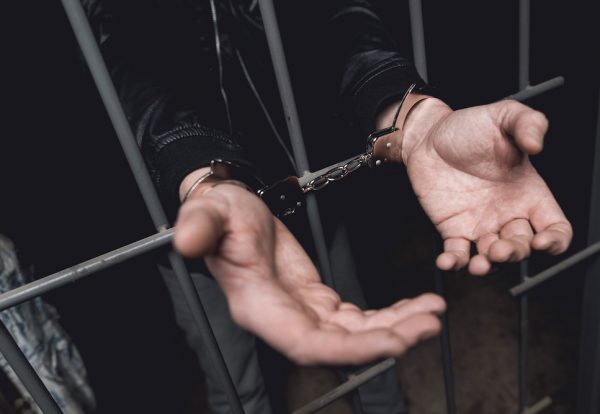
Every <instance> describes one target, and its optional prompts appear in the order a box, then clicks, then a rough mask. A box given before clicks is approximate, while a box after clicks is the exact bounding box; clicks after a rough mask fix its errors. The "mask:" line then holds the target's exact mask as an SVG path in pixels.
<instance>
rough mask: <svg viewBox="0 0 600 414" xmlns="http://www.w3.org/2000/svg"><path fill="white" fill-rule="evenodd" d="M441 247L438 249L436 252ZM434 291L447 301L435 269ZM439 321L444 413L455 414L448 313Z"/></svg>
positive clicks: (442, 278) (442, 282)
mask: <svg viewBox="0 0 600 414" xmlns="http://www.w3.org/2000/svg"><path fill="white" fill-rule="evenodd" d="M438 247H439V246H438ZM440 248H441V247H439V248H438V250H439V249H440ZM435 291H436V293H437V294H438V295H440V296H441V297H443V298H444V300H447V297H448V295H447V294H446V281H445V279H444V274H443V272H442V271H441V270H439V269H438V268H437V267H436V269H435ZM440 319H441V321H442V332H441V334H440V346H441V349H442V366H443V370H444V391H445V393H446V412H447V413H448V414H455V413H456V399H455V394H454V372H453V369H452V348H451V346H450V325H449V322H448V312H447V311H446V312H444V313H443V314H442V315H441V316H440Z"/></svg>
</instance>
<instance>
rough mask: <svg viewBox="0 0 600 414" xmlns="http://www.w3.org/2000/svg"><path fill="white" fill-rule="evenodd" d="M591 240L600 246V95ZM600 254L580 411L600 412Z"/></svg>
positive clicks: (592, 282)
mask: <svg viewBox="0 0 600 414" xmlns="http://www.w3.org/2000/svg"><path fill="white" fill-rule="evenodd" d="M597 122H598V124H597V130H596V149H595V156H594V171H593V176H592V194H591V202H590V221H589V230H588V242H589V243H594V242H595V243H596V245H600V241H599V240H600V95H599V99H598V120H597ZM599 296H600V257H596V258H595V259H594V261H593V262H592V263H591V264H590V266H589V267H588V268H587V272H586V274H585V279H584V288H583V298H582V300H583V305H582V315H581V340H580V351H579V373H578V384H577V413H578V414H597V413H598V412H600V392H598V390H600V301H599V300H598V297H599Z"/></svg>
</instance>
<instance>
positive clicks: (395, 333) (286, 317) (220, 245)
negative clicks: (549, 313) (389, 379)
mask: <svg viewBox="0 0 600 414" xmlns="http://www.w3.org/2000/svg"><path fill="white" fill-rule="evenodd" d="M192 178H193V177H192ZM189 181H190V180H188V182H187V183H186V182H184V185H187V184H188V183H189ZM175 228H176V230H175V240H174V243H175V247H176V249H177V250H178V251H180V252H181V253H182V254H183V255H184V256H187V257H200V256H203V257H204V258H205V260H206V264H207V266H208V268H209V270H210V271H211V273H212V274H213V276H214V277H215V279H216V280H217V281H218V282H219V284H220V286H221V287H222V288H223V290H224V292H225V295H226V296H227V300H228V303H229V307H230V310H231V314H232V316H233V319H234V320H235V321H236V322H237V323H238V324H239V325H240V326H242V327H244V328H246V329H248V330H250V331H251V332H254V333H255V334H257V335H258V336H259V337H261V338H262V339H264V340H265V341H266V342H267V343H269V344H270V345H271V346H273V347H274V348H276V349H278V350H279V351H280V352H282V353H283V354H284V355H286V356H288V357H289V358H291V359H292V360H294V361H296V362H298V363H302V364H318V363H327V364H359V363H364V362H368V361H371V360H373V359H376V358H380V357H389V356H398V355H401V354H403V353H404V352H405V351H406V350H407V349H408V348H410V347H411V346H413V345H415V344H416V343H417V342H419V341H421V340H423V339H425V338H428V337H430V336H433V335H435V334H436V333H437V332H438V331H439V329H440V324H439V321H438V318H437V317H436V316H435V315H436V314H439V313H441V312H443V311H444V309H445V303H444V301H443V299H442V298H440V297H439V296H436V295H433V294H425V295H422V296H419V297H417V298H415V299H411V300H403V301H400V302H398V303H396V304H394V305H392V306H390V307H388V308H385V309H382V310H378V311H374V310H371V311H362V310H360V309H359V308H357V307H356V306H354V305H352V304H349V303H342V302H341V301H340V298H339V296H338V295H337V294H336V293H335V292H334V291H333V290H331V289H329V288H328V287H326V286H325V285H323V284H322V283H321V282H320V280H319V277H318V274H317V270H316V269H315V267H314V266H313V264H312V262H311V261H310V259H309V257H308V256H307V255H306V253H305V252H304V250H303V249H302V248H301V246H300V245H299V244H298V242H297V241H296V239H295V238H294V237H293V236H292V235H291V234H290V232H289V231H288V230H287V228H286V227H285V226H284V225H283V224H282V223H281V222H280V221H279V220H278V219H277V218H275V217H274V216H273V215H272V214H271V212H270V211H269V210H268V208H267V207H266V206H265V204H264V203H263V202H262V200H260V199H259V198H258V197H257V196H256V195H254V194H252V193H250V192H249V191H246V190H245V189H243V188H240V187H239V186H236V185H231V184H220V185H217V186H215V187H209V186H204V187H203V188H199V189H198V190H196V191H194V192H193V193H192V194H191V196H190V197H189V199H188V200H187V201H186V202H185V203H184V204H183V205H182V206H181V208H180V211H179V217H178V220H177V223H176V226H175Z"/></svg>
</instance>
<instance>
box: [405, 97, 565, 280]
mask: <svg viewBox="0 0 600 414" xmlns="http://www.w3.org/2000/svg"><path fill="white" fill-rule="evenodd" d="M547 129H548V121H547V119H546V117H545V116H544V115H543V114H542V113H540V112H538V111H534V110H533V109H531V108H529V107H527V106H525V105H523V104H521V103H519V102H516V101H500V102H496V103H493V104H490V105H484V106H477V107H472V108H467V109H462V110H458V111H452V110H450V108H448V107H447V106H446V105H445V104H444V103H443V102H442V101H439V100H437V99H434V98H430V99H426V100H424V101H422V102H421V103H420V104H418V105H417V106H416V107H415V108H414V110H413V113H412V114H411V115H410V116H409V117H408V119H407V121H406V124H405V135H404V140H403V143H402V155H401V156H402V158H403V160H402V161H403V162H404V163H405V164H406V167H407V171H408V175H409V178H410V181H411V184H412V186H413V189H414V191H415V193H416V195H417V197H418V199H419V201H420V203H421V205H422V206H423V208H424V210H425V211H426V213H427V214H428V215H429V217H430V219H431V220H432V222H433V223H434V224H435V226H436V228H437V229H438V231H439V232H440V234H441V235H442V238H443V239H444V252H443V253H442V254H440V255H439V256H438V258H437V265H438V267H439V268H441V269H443V270H456V269H459V268H462V267H464V266H466V265H467V264H468V268H469V271H470V272H471V273H472V274H475V275H483V274H486V273H488V272H489V271H490V268H491V264H492V263H493V262H497V263H501V262H515V261H520V260H523V259H524V258H525V257H527V256H528V255H529V254H530V251H531V248H533V249H536V250H541V251H546V252H548V253H550V254H559V253H562V252H564V251H565V250H566V249H567V247H568V246H569V243H570V241H571V238H572V228H571V225H570V223H569V222H568V220H567V219H566V218H565V216H564V214H563V212H562V211H561V209H560V207H559V206H558V204H557V202H556V200H555V199H554V197H553V196H552V193H551V192H550V190H549V189H548V186H547V185H546V184H545V182H544V181H543V179H542V178H541V177H540V176H539V174H538V173H537V172H536V170H535V169H534V167H533V166H532V165H531V162H530V161H529V155H531V154H537V153H538V152H540V151H541V150H542V147H543V140H544V134H545V133H546V130H547ZM471 242H475V243H476V246H477V254H476V255H475V256H473V257H471V255H470V248H471Z"/></svg>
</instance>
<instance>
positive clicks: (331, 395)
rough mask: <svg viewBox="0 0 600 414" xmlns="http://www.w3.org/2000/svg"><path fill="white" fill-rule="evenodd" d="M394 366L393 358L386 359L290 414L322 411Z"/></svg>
mask: <svg viewBox="0 0 600 414" xmlns="http://www.w3.org/2000/svg"><path fill="white" fill-rule="evenodd" d="M395 365H396V360H395V359H394V358H388V359H386V360H384V361H382V362H380V363H378V364H376V365H373V366H372V367H370V368H367V369H366V370H364V371H363V372H361V373H360V374H356V375H352V376H350V378H348V380H347V381H346V382H344V383H343V384H341V385H338V386H337V387H335V388H334V389H332V390H331V391H329V392H327V393H325V394H323V395H322V396H320V397H318V398H316V399H314V400H313V401H311V402H309V403H308V404H306V405H305V406H303V407H301V408H299V409H297V410H296V411H294V412H293V413H292V414H308V413H315V412H317V411H319V410H320V409H322V408H323V407H326V406H327V405H329V404H331V403H332V402H334V401H335V400H337V399H339V398H341V397H343V396H344V395H346V394H348V393H349V392H351V391H353V390H355V389H356V388H358V387H360V386H361V385H362V384H364V383H365V382H367V381H369V380H371V379H373V378H375V377H376V376H377V375H379V374H381V373H382V372H384V371H387V370H388V369H390V368H392V367H393V366H395Z"/></svg>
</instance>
